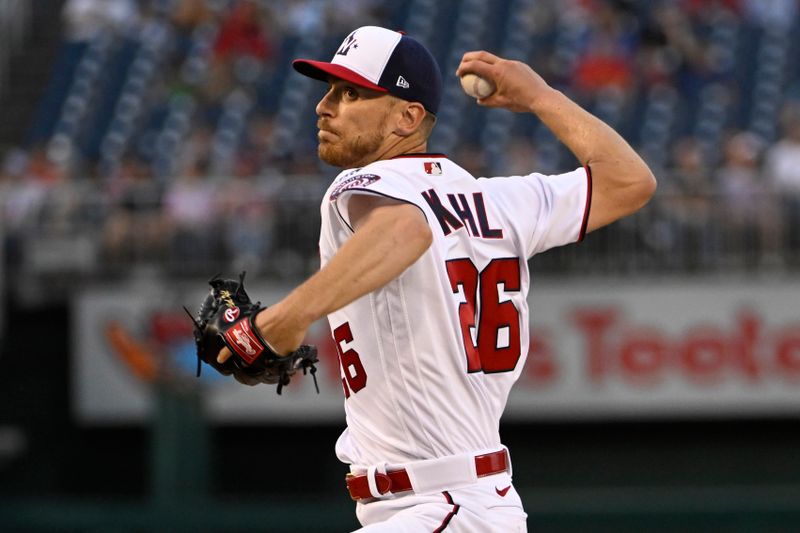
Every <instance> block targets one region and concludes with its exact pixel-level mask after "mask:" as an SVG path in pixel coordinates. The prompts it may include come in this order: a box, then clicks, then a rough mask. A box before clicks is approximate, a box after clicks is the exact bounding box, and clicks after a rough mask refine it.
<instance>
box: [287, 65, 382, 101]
mask: <svg viewBox="0 0 800 533" xmlns="http://www.w3.org/2000/svg"><path fill="white" fill-rule="evenodd" d="M292 67H294V69H295V70H296V71H297V72H299V73H300V74H302V75H304V76H308V77H309V78H314V79H315V80H321V81H328V77H330V76H333V77H334V78H339V79H342V80H345V81H349V82H350V83H353V84H355V85H358V86H359V87H365V88H367V89H372V90H373V91H379V92H382V93H386V92H389V91H388V90H387V89H384V88H383V87H381V86H380V85H377V84H375V83H372V82H371V81H369V80H368V79H367V78H365V77H364V76H362V75H360V74H358V73H357V72H353V71H352V70H350V69H349V68H347V67H343V66H342V65H337V64H335V63H327V62H325V61H314V60H312V59H295V60H294V61H292Z"/></svg>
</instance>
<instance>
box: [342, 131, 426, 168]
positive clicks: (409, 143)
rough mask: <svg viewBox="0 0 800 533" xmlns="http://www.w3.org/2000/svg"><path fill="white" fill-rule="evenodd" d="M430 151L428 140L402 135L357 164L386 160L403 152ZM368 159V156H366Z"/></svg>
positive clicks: (364, 164)
mask: <svg viewBox="0 0 800 533" xmlns="http://www.w3.org/2000/svg"><path fill="white" fill-rule="evenodd" d="M427 151H428V142H427V140H425V139H423V140H420V139H419V138H418V137H416V136H415V137H400V138H399V139H398V140H397V141H396V142H392V143H389V144H387V145H384V146H382V147H381V149H379V150H377V151H376V152H375V153H374V154H372V156H370V157H369V158H368V159H369V161H366V162H365V163H363V164H361V165H357V166H362V167H363V166H367V165H368V164H370V163H374V162H375V161H385V160H386V159H392V158H394V157H397V156H399V155H403V154H418V153H425V152H427ZM365 159H366V158H365Z"/></svg>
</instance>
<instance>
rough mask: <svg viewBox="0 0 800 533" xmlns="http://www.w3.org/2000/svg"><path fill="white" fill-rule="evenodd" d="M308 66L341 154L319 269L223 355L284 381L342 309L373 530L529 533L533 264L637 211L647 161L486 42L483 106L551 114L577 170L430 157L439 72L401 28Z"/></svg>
mask: <svg viewBox="0 0 800 533" xmlns="http://www.w3.org/2000/svg"><path fill="white" fill-rule="evenodd" d="M294 68H295V69H296V70H297V71H298V72H299V73H300V74H303V75H306V76H310V77H312V78H315V79H318V80H321V81H322V82H325V83H327V84H328V90H327V92H326V93H325V95H324V96H323V97H322V99H321V100H320V102H319V103H318V105H317V107H316V113H317V115H318V121H317V126H318V128H319V134H318V138H319V157H320V158H321V159H322V160H323V161H325V162H327V163H329V164H331V165H335V166H338V167H341V168H343V169H344V170H343V171H342V172H341V174H339V175H338V176H337V177H336V179H334V180H333V183H331V185H330V187H329V189H328V191H327V192H326V193H325V196H324V198H323V199H322V205H321V211H322V228H321V232H320V240H319V246H320V252H321V258H322V261H321V268H320V270H319V272H317V273H316V274H315V275H313V276H312V277H311V278H309V279H308V280H307V281H306V282H304V283H302V284H301V285H300V286H298V287H297V288H296V289H295V290H294V291H292V292H291V293H290V294H289V295H288V296H287V297H286V298H285V299H284V300H282V301H280V302H278V303H276V304H274V305H272V306H270V307H268V308H266V309H263V308H260V307H257V308H256V312H254V313H252V314H250V315H249V319H244V320H245V321H246V322H247V323H246V324H245V323H244V322H242V327H243V329H244V330H246V331H244V332H239V334H238V336H237V335H217V336H218V337H220V338H222V339H223V340H224V343H223V344H224V347H223V346H222V344H219V347H221V348H222V349H221V351H220V352H219V356H218V357H217V358H216V360H214V361H213V363H214V364H215V365H217V366H219V365H226V364H228V363H229V361H231V360H234V361H239V362H238V363H237V364H236V365H233V366H232V367H230V373H234V374H235V375H236V376H237V378H241V380H243V381H245V382H247V383H251V384H252V383H254V382H268V383H276V382H277V383H281V384H284V383H287V382H288V380H289V379H290V378H291V375H292V374H293V373H294V372H296V371H297V370H299V369H302V370H303V371H305V370H306V368H309V367H310V368H312V369H313V362H315V361H316V357H315V355H314V356H312V357H309V355H308V349H307V347H301V343H302V340H303V338H304V336H305V334H306V330H307V329H308V327H309V326H310V324H312V323H313V322H314V321H316V320H317V319H319V318H321V317H327V318H328V320H329V322H330V327H331V332H332V335H333V339H334V341H335V343H336V346H337V349H338V353H339V359H340V364H341V380H342V389H343V393H344V398H345V400H344V401H345V410H346V416H347V429H346V430H345V431H344V433H343V434H342V435H341V437H340V438H339V440H338V442H337V443H336V453H337V455H338V457H339V458H340V459H341V460H342V461H343V462H344V463H346V464H347V465H349V469H350V473H349V474H348V475H347V477H346V486H347V489H348V490H349V493H350V496H351V497H352V498H353V499H354V500H355V501H356V502H357V504H356V512H357V516H358V519H359V521H360V522H361V524H362V525H363V528H362V529H361V530H359V531H364V532H371V531H381V532H383V531H398V532H399V531H414V532H417V531H420V532H422V531H443V530H447V531H454V532H457V531H470V532H487V531H497V532H510V531H526V514H525V512H524V510H523V506H522V503H521V501H520V498H519V496H518V494H517V492H516V491H515V490H514V486H513V484H512V477H511V476H512V461H511V454H510V453H509V450H508V449H506V448H505V447H504V446H503V444H502V442H501V441H500V436H499V432H498V429H499V423H500V417H501V415H502V413H503V409H504V407H505V404H506V399H507V397H508V394H509V391H510V389H511V387H512V385H513V384H514V382H515V381H516V380H517V378H518V377H519V375H520V373H521V371H522V368H523V365H524V364H525V358H526V355H527V353H528V339H529V331H528V306H527V303H526V302H527V293H528V290H529V287H530V279H529V278H530V276H529V272H528V259H529V258H530V257H532V256H533V255H535V254H537V253H539V252H543V251H545V250H548V249H550V248H553V247H555V246H561V245H565V244H568V243H573V242H577V241H580V240H581V239H583V238H584V235H585V234H586V233H588V232H591V231H593V230H595V229H597V228H600V227H602V226H605V225H607V224H609V223H611V222H613V221H615V220H617V219H619V218H621V217H624V216H626V215H629V214H631V213H633V212H635V211H637V210H638V209H640V208H641V207H642V206H643V205H644V204H645V203H646V202H647V201H648V200H649V198H650V197H651V196H652V195H653V193H654V191H655V179H654V177H653V175H652V173H651V171H650V169H649V168H648V167H647V165H646V164H645V163H644V162H643V161H642V159H641V158H640V157H639V156H638V155H637V154H636V153H635V152H634V150H633V149H632V148H631V147H630V146H629V145H628V144H627V143H626V142H625V141H624V140H623V139H622V138H621V137H620V136H619V135H618V134H617V133H616V132H614V131H613V130H612V129H611V128H610V127H609V126H607V125H606V124H604V123H603V122H602V121H600V120H599V119H597V118H596V117H594V116H592V115H591V114H589V113H588V112H586V111H584V110H583V109H582V108H580V107H579V106H578V105H577V104H575V103H574V102H572V101H571V100H570V99H569V98H567V97H566V96H565V95H564V94H562V93H560V92H559V91H557V90H555V89H553V88H551V87H550V86H549V85H548V84H547V83H546V82H545V81H544V80H543V79H542V78H541V77H540V76H539V75H538V74H536V72H534V71H533V70H532V69H531V68H530V67H528V66H527V65H525V64H523V63H520V62H517V61H509V60H506V59H503V58H501V57H497V56H495V55H492V54H490V53H488V52H485V51H479V52H469V53H467V54H465V55H464V56H463V59H462V61H461V64H460V66H459V67H458V70H457V72H455V73H451V74H456V75H458V76H464V75H467V74H472V75H475V76H477V77H478V78H480V79H481V80H482V82H485V84H484V85H485V86H488V87H491V88H492V89H493V92H491V94H489V95H488V96H483V97H481V98H479V99H478V100H477V103H478V105H482V106H487V107H500V108H505V109H509V110H511V111H515V112H520V113H532V114H534V115H535V116H536V117H538V119H539V120H541V121H542V122H543V123H544V124H545V125H546V126H547V127H549V128H550V129H551V130H552V131H553V133H554V134H555V135H556V136H557V137H558V139H559V140H560V141H561V142H563V143H564V144H565V145H566V146H567V147H568V148H569V149H570V150H571V151H572V153H573V154H574V155H575V156H576V158H577V159H578V161H579V162H580V166H579V167H578V168H577V169H576V170H573V171H571V172H567V173H565V174H561V175H552V176H546V175H541V174H537V173H532V174H528V175H526V176H505V177H493V178H476V177H474V176H472V175H470V173H469V172H467V171H466V170H464V169H463V168H461V167H460V166H458V164H457V162H455V161H452V160H450V159H449V158H448V157H447V155H446V154H438V153H429V152H428V146H427V139H428V137H429V135H430V133H431V130H432V129H433V127H434V125H435V122H436V113H437V111H438V109H439V103H440V100H441V95H442V75H441V72H440V70H439V67H438V65H437V64H436V61H435V59H434V58H433V56H432V55H431V54H430V52H429V51H428V50H427V49H426V48H425V47H424V46H423V45H421V44H420V43H419V42H417V41H416V40H414V39H413V38H411V37H409V36H407V35H404V34H402V33H398V32H395V31H391V30H388V29H384V28H379V27H374V26H367V27H362V28H358V29H356V30H355V31H353V32H352V33H351V34H350V35H348V36H347V38H346V39H345V40H344V42H343V43H342V44H341V46H340V47H339V48H338V49H337V50H336V52H335V53H334V55H333V59H332V60H331V61H330V62H322V61H314V60H310V59H298V60H296V61H295V62H294ZM451 80H452V81H451ZM451 82H452V83H456V79H455V77H453V78H451V77H448V78H447V83H451ZM531 170H533V169H531ZM235 290H236V287H234V288H232V289H231V291H233V292H235ZM229 292H230V291H229ZM228 314H229V315H232V314H235V313H230V312H229V313H228ZM236 320H240V321H241V320H243V319H242V317H240V316H238V315H237V317H236ZM222 322H224V320H223V321H222ZM232 323H233V324H239V322H236V321H232ZM225 327H228V326H224V327H223V329H224V328H225ZM245 334H246V335H245ZM243 337H246V339H245V340H247V342H246V344H247V346H246V347H245V346H243V345H242V346H238V345H237V344H236V342H237V340H236V339H239V338H243ZM209 350H211V351H213V353H214V354H216V352H217V349H216V348H209ZM248 350H251V352H248ZM252 350H256V352H255V353H256V355H255V356H254V355H253V352H252ZM262 351H265V353H268V354H270V355H269V357H270V358H271V359H272V360H275V361H278V363H280V362H282V361H286V363H285V364H284V367H283V368H282V369H281V370H280V372H279V373H278V375H277V376H276V375H275V374H274V373H273V374H269V375H268V376H267V378H265V379H261V380H260V381H259V379H253V378H252V375H253V374H255V375H258V373H254V372H251V373H250V374H251V375H247V372H246V370H247V368H248V367H249V365H248V363H247V359H246V358H248V357H249V358H251V359H254V358H257V357H260V355H258V354H261V353H262ZM298 353H299V354H300V355H298ZM242 357H245V359H242ZM207 358H208V356H207V355H206V359H207ZM242 361H244V362H243V363H242ZM262 366H263V365H262ZM243 374H244V375H243Z"/></svg>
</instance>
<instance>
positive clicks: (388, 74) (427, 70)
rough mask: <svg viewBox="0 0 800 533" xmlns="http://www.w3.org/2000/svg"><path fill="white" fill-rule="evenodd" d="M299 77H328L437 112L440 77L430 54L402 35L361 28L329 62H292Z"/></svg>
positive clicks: (414, 41) (439, 97) (309, 60)
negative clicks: (419, 104) (301, 75)
mask: <svg viewBox="0 0 800 533" xmlns="http://www.w3.org/2000/svg"><path fill="white" fill-rule="evenodd" d="M292 66H293V67H294V69H295V70H297V71H298V72H299V73H300V74H304V75H306V76H310V77H312V78H316V79H319V80H323V81H327V79H328V77H329V76H333V77H336V78H340V79H343V80H347V81H349V82H351V83H354V84H356V85H359V86H361V87H366V88H368V89H372V90H375V91H380V92H388V93H390V94H393V95H394V96H397V97H398V98H402V99H404V100H408V101H410V102H419V103H421V104H422V105H423V106H424V107H425V109H427V110H428V111H430V112H431V113H434V114H435V113H436V112H437V111H438V109H439V102H440V101H441V95H442V74H441V72H440V70H439V65H438V64H437V63H436V60H435V59H434V58H433V56H432V55H431V53H430V52H429V51H428V50H427V49H426V48H425V47H424V46H422V44H420V43H419V42H417V41H416V40H414V39H412V38H411V37H408V36H407V35H403V34H402V33H399V32H396V31H392V30H387V29H386V28H380V27H378V26H363V27H361V28H358V29H357V30H354V31H353V32H352V33H350V35H348V36H347V37H345V39H344V41H342V44H341V45H340V46H339V48H338V49H337V50H336V53H334V55H333V59H332V60H331V62H330V63H326V62H324V61H314V60H311V59H296V60H295V61H294V62H293V63H292Z"/></svg>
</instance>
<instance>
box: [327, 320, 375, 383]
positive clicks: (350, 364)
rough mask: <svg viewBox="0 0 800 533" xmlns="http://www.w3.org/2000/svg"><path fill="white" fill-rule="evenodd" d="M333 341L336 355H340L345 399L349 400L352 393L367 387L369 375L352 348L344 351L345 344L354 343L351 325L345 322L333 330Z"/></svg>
mask: <svg viewBox="0 0 800 533" xmlns="http://www.w3.org/2000/svg"><path fill="white" fill-rule="evenodd" d="M333 340H334V341H335V342H336V353H337V354H339V364H340V365H342V373H343V374H344V377H343V378H342V388H344V397H345V398H349V397H350V393H351V392H352V393H353V394H355V393H356V392H358V391H360V390H361V389H363V388H364V387H366V386H367V373H366V371H365V370H364V365H363V364H361V357H359V355H358V352H357V351H355V350H353V349H352V348H350V349H348V350H344V348H343V347H342V344H343V343H350V342H353V332H352V331H350V323H349V322H345V323H344V324H342V325H341V326H339V327H338V328H336V329H334V330H333Z"/></svg>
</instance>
